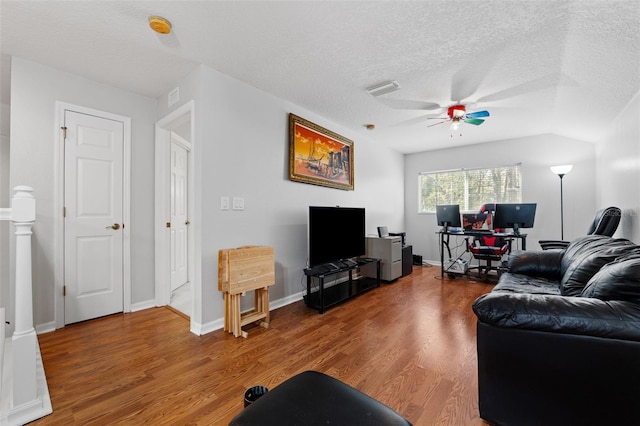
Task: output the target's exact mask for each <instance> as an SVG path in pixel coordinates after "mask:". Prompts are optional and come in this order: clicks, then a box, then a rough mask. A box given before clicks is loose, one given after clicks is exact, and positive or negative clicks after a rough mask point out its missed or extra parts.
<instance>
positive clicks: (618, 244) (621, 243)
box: [560, 235, 637, 296]
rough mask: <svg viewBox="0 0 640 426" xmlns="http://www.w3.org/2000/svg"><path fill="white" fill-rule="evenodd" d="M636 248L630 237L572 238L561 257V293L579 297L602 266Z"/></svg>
mask: <svg viewBox="0 0 640 426" xmlns="http://www.w3.org/2000/svg"><path fill="white" fill-rule="evenodd" d="M636 250H637V246H636V245H635V244H633V243H632V242H631V241H629V240H626V239H622V238H610V237H606V236H603V235H589V236H587V237H583V238H580V239H578V240H575V241H573V242H572V243H571V244H569V247H567V250H566V251H565V254H564V256H563V258H562V266H561V272H563V273H562V279H561V280H560V294H562V295H563V296H579V295H580V294H581V293H582V290H583V289H584V287H585V285H586V284H587V282H588V281H589V280H590V279H591V277H593V276H594V275H595V274H596V273H597V272H598V271H599V270H600V268H602V267H603V266H604V265H606V264H607V263H609V262H612V261H613V260H615V259H616V258H618V257H620V256H623V255H625V254H628V253H633V252H634V251H636Z"/></svg>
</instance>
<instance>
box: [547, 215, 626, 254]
mask: <svg viewBox="0 0 640 426" xmlns="http://www.w3.org/2000/svg"><path fill="white" fill-rule="evenodd" d="M621 216H622V211H621V210H620V209H619V208H618V207H607V208H606V209H602V210H598V211H597V212H596V216H595V218H594V219H593V223H591V226H590V227H589V230H588V231H587V235H606V236H607V237H611V236H613V234H614V233H615V232H616V229H618V225H619V224H620V217H621ZM539 244H540V247H542V250H549V249H565V248H567V246H568V245H569V241H562V240H540V241H539Z"/></svg>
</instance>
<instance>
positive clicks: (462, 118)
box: [427, 104, 490, 130]
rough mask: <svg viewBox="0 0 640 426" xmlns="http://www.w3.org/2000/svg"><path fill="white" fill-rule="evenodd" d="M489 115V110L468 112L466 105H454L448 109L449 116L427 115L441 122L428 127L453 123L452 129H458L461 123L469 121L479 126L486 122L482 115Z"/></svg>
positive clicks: (430, 118) (429, 118)
mask: <svg viewBox="0 0 640 426" xmlns="http://www.w3.org/2000/svg"><path fill="white" fill-rule="evenodd" d="M489 115H490V114H489V111H487V110H483V111H476V112H467V111H466V108H465V106H464V105H461V104H458V105H452V106H450V107H449V108H448V109H447V117H435V118H434V117H427V119H428V120H440V121H439V122H437V123H435V124H430V125H428V126H427V127H433V126H437V125H438V124H443V123H451V129H452V130H457V129H458V126H459V125H460V123H469V124H473V125H475V126H479V125H480V124H482V123H484V119H482V118H480V117H489Z"/></svg>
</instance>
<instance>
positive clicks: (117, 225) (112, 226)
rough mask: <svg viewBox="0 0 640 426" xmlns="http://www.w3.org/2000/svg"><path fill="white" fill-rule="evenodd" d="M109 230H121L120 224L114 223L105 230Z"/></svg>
mask: <svg viewBox="0 0 640 426" xmlns="http://www.w3.org/2000/svg"><path fill="white" fill-rule="evenodd" d="M109 228H111V229H120V224H119V223H114V224H113V225H111V226H106V227H105V228H104V229H109Z"/></svg>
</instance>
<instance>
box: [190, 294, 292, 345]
mask: <svg viewBox="0 0 640 426" xmlns="http://www.w3.org/2000/svg"><path fill="white" fill-rule="evenodd" d="M299 300H302V292H299V293H296V294H292V295H290V296H287V297H284V298H282V299H277V300H271V301H269V310H270V311H273V310H275V309H278V308H282V307H283V306H287V305H290V304H292V303H295V302H297V301H299ZM222 328H224V318H218V319H216V320H214V321H210V322H208V323H206V324H193V323H192V325H191V332H192V333H193V334H196V335H198V336H201V335H203V334H207V333H211V332H213V331H216V330H220V329H222Z"/></svg>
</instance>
